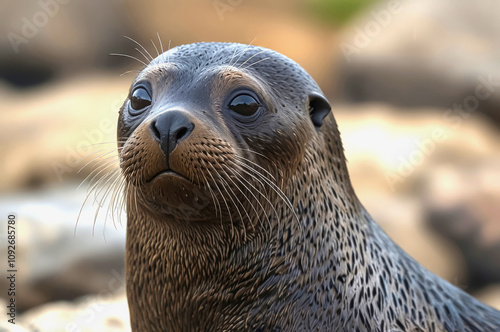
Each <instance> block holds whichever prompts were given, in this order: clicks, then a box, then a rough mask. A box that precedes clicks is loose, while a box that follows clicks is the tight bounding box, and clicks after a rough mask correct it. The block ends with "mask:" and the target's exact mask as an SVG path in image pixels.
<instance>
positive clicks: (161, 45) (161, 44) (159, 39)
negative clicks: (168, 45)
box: [156, 31, 165, 53]
mask: <svg viewBox="0 0 500 332" xmlns="http://www.w3.org/2000/svg"><path fill="white" fill-rule="evenodd" d="M156 36H157V37H158V41H159V42H160V49H161V53H164V52H165V51H164V50H163V43H162V42H161V38H160V34H159V33H158V31H157V32H156Z"/></svg>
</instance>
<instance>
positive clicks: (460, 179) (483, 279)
mask: <svg viewBox="0 0 500 332" xmlns="http://www.w3.org/2000/svg"><path fill="white" fill-rule="evenodd" d="M499 170H500V162H498V161H497V162H496V163H492V162H488V161H482V162H480V161H478V163H476V164H473V165H468V166H466V167H463V166H462V167H460V166H458V167H457V166H456V165H455V166H453V167H452V166H451V165H447V166H441V167H437V168H433V169H432V170H429V171H428V172H427V173H428V174H426V176H425V187H424V188H423V192H422V195H423V196H424V197H423V198H424V202H425V209H426V219H427V222H428V223H429V225H430V227H432V229H434V230H435V231H436V232H437V233H438V234H440V235H441V236H442V237H444V238H445V239H447V240H448V241H451V242H453V243H454V244H456V245H457V246H458V248H459V250H460V252H461V253H462V256H463V257H464V261H465V264H466V265H467V269H466V270H467V280H468V287H469V288H470V291H475V290H477V289H479V288H482V287H485V286H487V285H489V284H496V283H500V204H499V202H500V188H499V186H498V184H499V183H500V171H499Z"/></svg>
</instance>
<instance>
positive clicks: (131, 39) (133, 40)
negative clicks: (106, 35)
mask: <svg viewBox="0 0 500 332" xmlns="http://www.w3.org/2000/svg"><path fill="white" fill-rule="evenodd" d="M123 37H125V38H127V39H128V40H130V41H132V42H134V43H136V44H137V45H139V46H140V47H141V48H142V49H143V50H144V52H146V53H147V54H148V55H149V57H150V58H151V61H153V60H154V59H153V57H152V56H151V54H149V52H148V50H147V49H146V48H144V46H142V45H141V44H140V43H139V42H138V41H136V40H135V39H133V38H131V37H129V36H123ZM136 50H137V48H136ZM138 51H139V50H138ZM139 52H140V51H139ZM141 54H142V52H141ZM144 57H145V58H146V60H149V59H148V57H146V56H144Z"/></svg>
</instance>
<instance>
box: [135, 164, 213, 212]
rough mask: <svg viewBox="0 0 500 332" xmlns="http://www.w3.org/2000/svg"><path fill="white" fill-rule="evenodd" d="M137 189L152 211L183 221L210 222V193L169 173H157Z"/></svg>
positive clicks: (211, 205) (178, 175) (176, 174)
mask: <svg viewBox="0 0 500 332" xmlns="http://www.w3.org/2000/svg"><path fill="white" fill-rule="evenodd" d="M138 189H139V190H141V191H142V195H141V196H142V197H144V198H145V199H146V201H147V203H148V205H150V207H151V208H152V209H153V210H154V211H155V212H158V213H162V214H169V215H172V216H174V217H175V218H176V219H182V220H186V221H187V220H189V221H194V220H206V219H211V218H210V216H211V214H212V213H213V212H212V211H211V210H212V207H213V204H211V202H212V201H211V196H210V193H209V192H207V190H206V189H205V188H203V187H200V186H199V185H197V184H195V183H194V182H193V181H191V180H190V179H188V178H187V177H185V176H183V175H182V174H180V173H177V172H175V171H173V170H165V171H161V172H159V173H157V174H156V175H154V176H153V177H151V178H150V179H149V180H148V181H147V182H146V183H144V184H143V185H142V186H141V188H138Z"/></svg>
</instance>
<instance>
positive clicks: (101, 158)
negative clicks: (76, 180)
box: [76, 149, 118, 174]
mask: <svg viewBox="0 0 500 332" xmlns="http://www.w3.org/2000/svg"><path fill="white" fill-rule="evenodd" d="M109 150H110V151H109ZM103 151H108V152H106V153H103V154H101V155H99V156H95V157H93V158H92V159H90V160H89V161H88V162H87V163H86V164H85V165H83V166H82V167H81V168H80V169H79V170H78V172H76V174H80V172H81V171H82V170H83V169H84V168H85V167H87V166H88V165H89V164H90V163H92V162H93V161H96V160H98V161H99V162H100V161H102V160H107V159H109V158H113V157H118V154H116V155H112V156H107V155H108V154H111V153H113V152H115V149H112V150H111V149H102V150H100V151H97V152H92V153H90V154H88V155H87V156H85V157H84V158H87V157H90V156H91V155H93V154H96V153H99V152H103ZM105 156H107V157H106V158H104V159H103V157H105ZM84 158H82V159H84Z"/></svg>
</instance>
